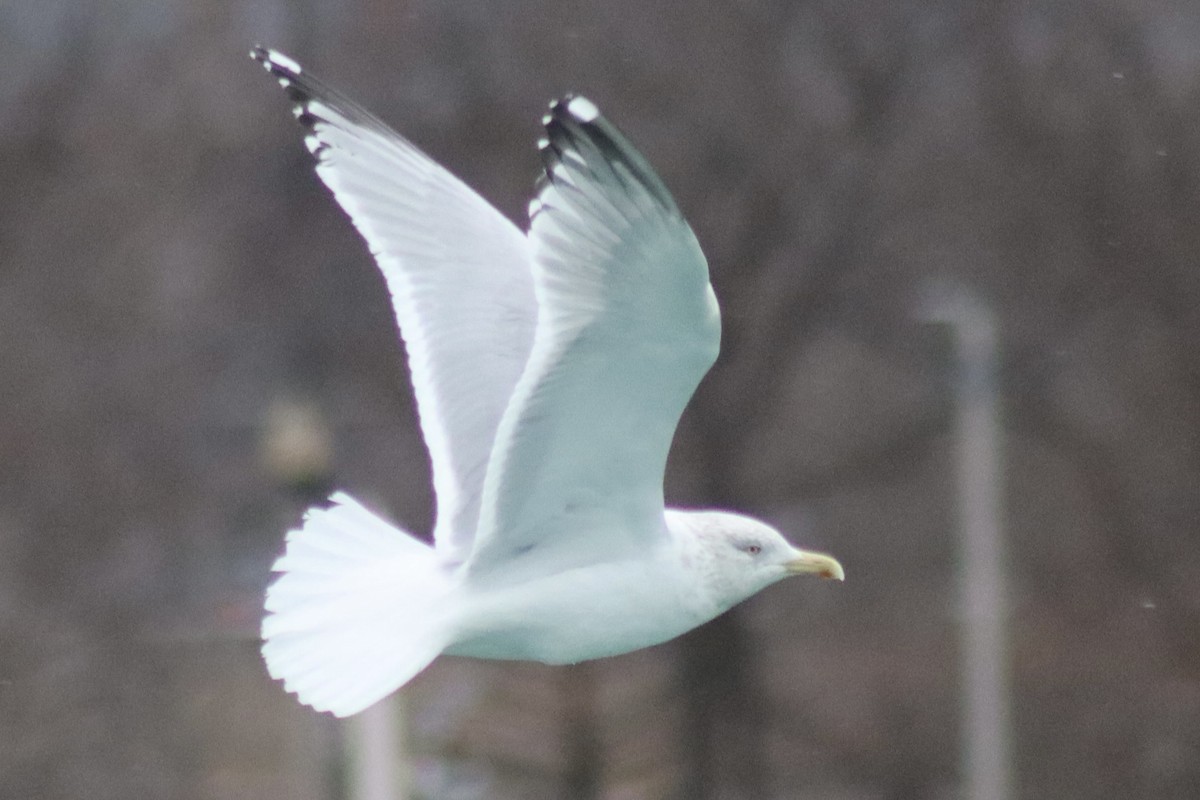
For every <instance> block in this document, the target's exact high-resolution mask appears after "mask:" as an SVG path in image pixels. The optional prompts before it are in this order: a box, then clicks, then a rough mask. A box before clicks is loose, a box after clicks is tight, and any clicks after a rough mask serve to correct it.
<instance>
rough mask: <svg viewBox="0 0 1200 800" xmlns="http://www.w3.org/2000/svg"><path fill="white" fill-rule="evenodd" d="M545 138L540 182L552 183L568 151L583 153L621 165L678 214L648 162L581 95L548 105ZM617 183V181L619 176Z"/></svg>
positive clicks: (589, 101)
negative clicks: (590, 153)
mask: <svg viewBox="0 0 1200 800" xmlns="http://www.w3.org/2000/svg"><path fill="white" fill-rule="evenodd" d="M542 125H543V126H544V127H545V129H546V138H545V140H544V143H543V144H542V145H541V148H540V149H541V155H542V164H543V167H544V169H545V176H544V180H543V181H539V188H541V186H542V185H544V183H545V182H547V181H548V182H550V183H553V182H554V179H555V175H554V172H555V168H556V167H557V166H558V165H559V164H561V163H562V161H563V157H564V154H565V153H567V152H569V151H575V152H576V153H582V152H583V151H584V150H585V149H591V150H593V151H595V152H597V153H598V154H599V155H600V157H601V158H602V159H603V160H604V161H605V162H606V163H608V164H609V168H610V169H611V168H612V167H613V166H614V165H618V164H619V165H621V166H622V167H623V168H624V169H623V172H626V173H627V174H628V175H629V176H631V177H632V178H633V180H635V181H636V182H637V183H638V184H640V185H641V186H642V188H643V189H644V190H645V191H647V192H648V193H649V194H650V195H651V196H652V197H654V198H655V200H656V201H657V202H658V203H659V204H660V205H661V206H662V207H663V208H664V209H666V210H668V211H670V212H672V213H678V206H676V204H675V199H674V198H673V197H671V193H670V191H669V190H668V189H667V187H666V185H665V184H664V183H663V182H662V179H660V178H659V177H658V174H657V173H655V172H654V169H653V168H652V167H651V166H650V164H649V162H647V161H646V159H645V158H644V157H643V156H642V155H641V153H639V152H638V150H637V149H636V148H635V147H634V146H633V145H632V144H630V142H629V140H628V139H627V138H626V137H625V135H624V134H622V133H621V131H620V130H619V129H618V128H617V127H616V126H615V125H613V124H612V123H611V122H609V121H608V120H607V119H605V117H604V115H603V114H601V113H600V109H599V108H598V107H597V106H596V104H595V103H593V102H592V101H591V100H589V99H587V98H586V97H584V96H583V95H581V94H577V93H575V92H568V93H566V94H564V95H563V96H562V97H561V98H559V99H558V100H554V101H552V102H551V103H550V112H549V113H548V114H546V115H545V116H544V117H542ZM614 174H616V175H617V178H618V180H620V179H621V177H620V174H619V173H614Z"/></svg>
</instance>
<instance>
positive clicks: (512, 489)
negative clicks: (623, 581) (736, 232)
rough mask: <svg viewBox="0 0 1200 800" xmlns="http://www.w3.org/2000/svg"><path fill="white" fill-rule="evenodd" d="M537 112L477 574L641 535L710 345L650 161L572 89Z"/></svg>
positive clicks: (658, 513) (698, 279) (672, 213)
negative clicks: (514, 328)
mask: <svg viewBox="0 0 1200 800" xmlns="http://www.w3.org/2000/svg"><path fill="white" fill-rule="evenodd" d="M544 122H545V126H546V139H545V140H544V141H543V142H542V143H541V150H542V158H543V161H544V164H545V174H544V177H543V179H542V181H541V184H540V187H539V191H538V193H537V196H536V197H535V199H534V200H533V202H532V203H531V215H532V227H531V229H530V233H529V239H530V244H531V245H532V248H533V253H534V280H535V283H536V291H537V296H538V302H539V316H538V323H537V332H536V335H535V338H534V345H533V353H532V355H531V356H530V360H529V365H528V367H527V368H526V370H525V373H524V374H523V375H522V377H521V380H520V382H519V383H518V385H517V388H516V391H515V393H514V394H513V399H512V402H511V404H510V405H509V408H508V409H507V411H506V412H505V416H504V419H503V420H502V422H501V424H500V429H499V432H498V434H497V439H496V448H495V451H494V453H493V455H492V460H491V462H490V464H489V466H488V477H487V481H486V484H485V489H484V501H483V508H482V509H481V516H480V530H479V533H478V535H477V537H476V542H475V550H474V551H473V552H472V554H471V557H470V560H469V561H468V570H469V574H470V575H471V577H472V579H473V580H486V577H485V576H486V575H487V574H488V573H489V572H490V571H491V570H492V569H493V568H495V569H496V570H497V573H499V571H500V570H503V571H504V572H505V573H507V574H509V575H517V574H519V573H521V572H522V571H523V570H522V569H521V566H520V563H519V562H520V561H521V560H522V559H524V561H525V563H526V564H528V565H530V568H531V569H532V570H533V571H534V572H536V571H538V569H539V567H538V566H537V564H536V562H541V563H543V564H553V565H554V568H562V567H566V566H569V565H570V563H571V562H576V563H579V562H588V561H595V560H600V559H606V558H619V557H620V556H621V553H622V552H632V551H633V550H637V549H644V548H645V547H647V546H649V545H651V544H652V543H651V542H648V541H646V540H645V538H644V537H645V531H646V530H647V529H651V530H657V529H658V527H659V526H661V520H662V513H663V472H664V469H665V467H666V460H667V451H668V449H669V448H670V445H671V440H672V438H673V437H674V434H675V428H676V426H677V424H678V422H679V416H680V414H681V413H682V412H683V409H684V406H685V405H686V404H687V402H688V399H689V398H690V397H691V396H692V393H693V392H694V391H695V389H696V385H697V384H698V383H699V381H700V379H701V378H702V377H703V376H704V374H705V372H707V371H708V369H709V367H710V366H712V363H713V361H714V360H715V358H716V355H717V350H718V347H719V343H720V314H719V311H718V308H717V303H716V298H715V297H714V296H713V293H712V288H711V286H710V285H709V281H708V265H707V263H706V262H705V260H704V255H703V254H702V253H701V251H700V246H699V244H698V243H697V242H696V238H695V236H694V235H693V234H692V231H691V228H689V227H688V225H687V223H686V222H685V221H684V219H683V217H682V215H681V214H680V211H679V209H678V207H677V206H676V205H675V202H674V200H673V199H672V198H671V195H670V193H669V192H668V191H667V190H666V188H665V187H664V186H663V184H662V182H661V181H660V180H659V178H658V177H657V176H656V175H655V174H654V172H653V170H652V169H651V168H650V166H649V165H648V164H647V163H646V161H645V160H644V159H643V158H642V156H641V155H640V154H639V153H638V152H637V151H636V150H634V149H633V147H632V146H631V145H630V144H629V143H628V141H627V140H626V139H625V138H624V136H622V135H621V134H620V133H619V132H618V131H617V130H616V128H615V127H613V126H612V125H611V124H609V123H608V122H607V121H605V120H604V119H603V118H602V117H601V116H600V115H599V112H598V111H597V110H596V108H595V106H593V105H592V103H590V102H589V101H588V100H586V99H584V98H582V97H573V98H568V99H566V100H563V101H561V102H558V103H555V104H553V105H552V106H551V111H550V114H548V115H547V117H546V118H545V120H544ZM638 531H640V532H641V533H640V534H638V533H637V532H638ZM543 558H545V559H546V561H543Z"/></svg>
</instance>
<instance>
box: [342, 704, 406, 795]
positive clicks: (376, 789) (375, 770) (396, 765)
mask: <svg viewBox="0 0 1200 800" xmlns="http://www.w3.org/2000/svg"><path fill="white" fill-rule="evenodd" d="M402 704H403V700H402V698H401V696H400V695H399V694H393V695H392V696H391V697H388V698H385V699H384V700H381V701H380V702H378V703H376V704H375V705H373V706H371V707H370V708H368V709H367V710H366V711H363V712H362V713H360V714H358V715H356V716H353V717H351V718H350V719H349V720H347V721H346V723H345V724H346V756H347V761H348V762H349V763H348V767H349V770H348V772H349V775H348V777H349V784H350V792H349V797H350V800H405V798H407V797H408V791H407V787H408V777H409V776H408V774H407V769H406V766H407V761H406V759H405V758H404V751H405V747H404V733H403V731H404V725H403V719H402V711H403V708H404V707H403V705H402Z"/></svg>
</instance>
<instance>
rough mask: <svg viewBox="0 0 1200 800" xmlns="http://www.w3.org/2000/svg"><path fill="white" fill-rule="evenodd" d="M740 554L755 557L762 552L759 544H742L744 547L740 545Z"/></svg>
mask: <svg viewBox="0 0 1200 800" xmlns="http://www.w3.org/2000/svg"><path fill="white" fill-rule="evenodd" d="M742 552H743V553H749V554H750V555H752V556H756V555H758V554H759V553H761V552H762V545H761V544H744V545H742Z"/></svg>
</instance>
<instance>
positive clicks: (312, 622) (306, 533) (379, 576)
mask: <svg viewBox="0 0 1200 800" xmlns="http://www.w3.org/2000/svg"><path fill="white" fill-rule="evenodd" d="M330 500H331V501H332V503H333V505H332V506H331V507H329V508H313V509H310V510H309V511H308V513H307V514H306V516H305V519H304V524H303V525H302V526H301V528H300V529H298V530H294V531H291V532H290V533H289V534H288V537H287V550H286V552H285V553H284V555H283V556H281V557H280V558H279V560H278V561H276V562H275V566H274V571H275V572H279V573H281V574H280V576H279V578H277V579H276V580H275V582H274V583H273V584H272V585H271V586H270V588H269V589H267V599H266V610H267V616H266V618H265V619H264V620H263V626H262V637H263V648H262V653H263V658H264V660H265V661H266V662H267V670H268V671H269V672H270V673H271V676H272V677H273V678H277V679H280V680H282V681H283V683H284V687H285V688H286V689H287V690H288V691H291V692H295V693H296V695H297V696H298V697H299V698H300V701H301V702H303V703H305V704H307V705H310V706H312V707H313V708H315V709H317V710H318V711H331V712H333V713H334V714H335V715H337V716H339V717H344V716H348V715H350V714H355V713H357V712H359V711H362V710H363V709H365V708H367V707H368V706H370V705H372V704H373V703H375V702H376V701H378V700H381V699H383V698H384V697H386V696H387V695H389V694H391V693H392V692H394V691H395V690H396V689H399V688H400V687H401V686H403V685H404V684H405V683H407V682H408V681H409V680H411V679H412V678H413V677H414V676H415V675H416V674H417V673H418V672H420V671H421V670H422V669H424V668H425V667H426V666H427V665H428V664H429V662H431V661H433V659H434V658H436V657H437V655H438V654H439V653H440V652H441V651H442V650H443V648H445V646H446V645H447V643H448V638H447V625H446V619H445V615H444V614H443V613H442V612H443V609H444V604H443V603H442V600H443V599H444V598H445V597H446V595H447V594H448V592H449V590H450V581H449V578H448V577H447V576H446V574H445V572H444V571H443V570H442V568H441V566H440V565H439V563H438V560H437V557H436V555H435V554H434V550H433V548H431V547H430V546H429V545H427V544H425V543H424V542H421V541H419V540H417V539H415V538H413V537H412V536H410V535H409V534H407V533H405V532H404V531H402V530H400V529H398V528H396V527H394V526H392V525H390V524H388V523H387V522H385V521H384V520H382V519H380V518H379V517H378V516H376V515H375V514H373V513H371V512H370V511H368V510H367V509H366V508H364V507H363V506H362V505H361V504H359V503H358V502H357V501H356V500H354V499H353V498H351V497H350V496H349V495H346V494H344V493H341V492H339V493H337V494H335V495H333V497H331V498H330Z"/></svg>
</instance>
